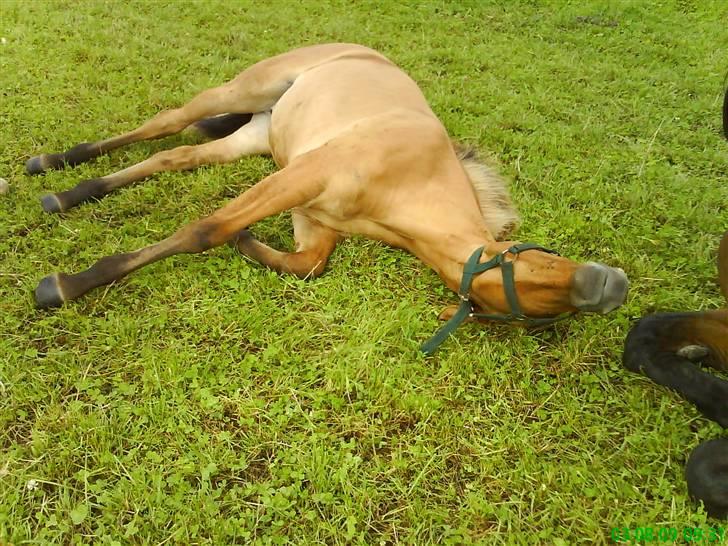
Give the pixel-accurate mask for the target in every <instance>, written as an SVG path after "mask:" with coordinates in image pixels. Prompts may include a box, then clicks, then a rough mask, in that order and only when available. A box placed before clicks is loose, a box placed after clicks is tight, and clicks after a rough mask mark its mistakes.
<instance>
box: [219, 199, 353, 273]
mask: <svg viewBox="0 0 728 546" xmlns="http://www.w3.org/2000/svg"><path fill="white" fill-rule="evenodd" d="M292 217H293V232H294V236H295V238H296V252H280V251H278V250H275V249H273V248H271V247H269V246H268V245H265V244H263V243H261V242H260V241H258V240H257V239H255V238H254V237H253V236H252V235H251V234H250V233H249V232H248V230H243V231H241V232H240V233H238V234H237V236H236V238H235V239H233V241H232V242H233V243H234V245H235V247H236V248H237V249H238V251H239V252H240V253H241V254H244V255H246V256H248V257H249V258H252V259H254V260H255V261H257V262H260V263H261V264H263V265H265V266H266V267H270V268H271V269H273V270H274V271H278V272H279V273H292V274H293V275H296V276H297V277H299V278H301V279H306V278H311V277H318V276H319V275H321V274H322V273H323V272H324V268H325V267H326V262H327V261H328V259H329V256H330V255H331V253H332V252H333V251H334V248H335V247H336V243H337V242H338V240H339V234H338V233H337V232H336V231H334V230H333V229H331V228H328V227H326V226H324V225H321V224H319V223H318V222H316V221H314V220H311V219H309V218H308V217H307V216H304V215H303V214H302V213H300V212H297V211H293V214H292Z"/></svg>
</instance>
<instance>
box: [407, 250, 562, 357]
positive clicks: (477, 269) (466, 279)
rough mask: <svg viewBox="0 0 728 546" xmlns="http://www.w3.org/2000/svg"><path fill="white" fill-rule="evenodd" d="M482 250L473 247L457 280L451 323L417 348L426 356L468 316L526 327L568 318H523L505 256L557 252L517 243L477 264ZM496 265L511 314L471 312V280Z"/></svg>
mask: <svg viewBox="0 0 728 546" xmlns="http://www.w3.org/2000/svg"><path fill="white" fill-rule="evenodd" d="M484 249H485V247H482V246H481V247H479V248H476V249H475V251H474V252H473V253H472V254H471V255H470V257H469V258H468V260H467V261H466V262H465V267H464V268H463V276H462V279H461V280H460V288H459V289H458V296H460V300H461V301H460V306H459V307H458V310H457V311H456V312H455V314H454V315H453V316H452V317H451V318H450V320H448V321H447V322H446V323H445V324H444V325H443V326H442V327H441V328H440V329H439V330H438V331H437V332H435V335H433V336H432V337H431V338H430V339H429V340H427V341H426V342H425V343H424V344H423V345H422V347H420V350H421V351H422V352H423V353H424V354H425V356H430V355H431V354H433V353H434V352H435V351H436V350H437V348H438V347H439V346H440V345H441V344H442V342H443V341H445V339H447V337H448V336H449V335H450V334H452V333H453V332H454V331H455V329H456V328H457V327H458V326H460V325H461V324H462V323H463V321H464V320H465V319H466V318H468V317H473V318H484V319H488V320H496V321H503V322H522V323H525V324H526V325H527V326H545V325H548V324H552V323H554V322H556V321H559V320H562V319H564V318H567V317H569V316H571V313H563V314H561V315H557V316H555V317H548V318H532V317H527V316H526V315H524V314H523V311H522V310H521V306H520V304H519V303H518V296H517V295H516V281H515V278H514V273H513V260H509V259H508V258H507V256H508V254H512V255H514V256H517V255H518V254H520V253H521V252H526V251H527V250H540V251H541V252H548V253H549V254H556V255H558V253H557V252H555V251H553V250H550V249H548V248H544V247H542V246H540V245H537V244H535V243H519V244H516V245H513V246H510V247H508V248H507V249H506V250H504V251H503V252H501V253H500V254H496V255H495V256H493V257H492V258H491V259H490V260H488V261H487V262H483V263H480V258H481V256H482V255H483V250H484ZM498 266H500V268H501V274H502V275H503V291H504V292H505V295H506V301H508V306H509V307H510V310H511V312H510V313H508V314H487V313H474V312H473V303H472V301H471V300H470V287H471V286H472V284H473V279H474V278H475V276H476V275H478V274H480V273H484V272H485V271H488V270H490V269H494V268H496V267H498Z"/></svg>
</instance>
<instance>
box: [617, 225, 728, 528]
mask: <svg viewBox="0 0 728 546" xmlns="http://www.w3.org/2000/svg"><path fill="white" fill-rule="evenodd" d="M718 279H719V283H720V287H721V291H722V292H723V296H724V297H725V298H726V301H727V302H728V232H726V233H725V234H724V235H723V239H722V240H721V243H720V248H719V250H718ZM695 361H702V362H704V363H705V364H707V365H708V366H711V367H713V368H715V369H717V370H722V371H724V372H726V371H728V308H725V309H718V310H713V311H700V312H692V313H690V312H685V313H657V314H654V315H649V316H647V317H645V318H643V319H641V320H640V321H639V322H637V324H635V326H634V327H633V328H632V330H630V332H629V334H628V335H627V339H626V341H625V346H624V356H623V362H624V365H625V366H626V367H627V368H628V369H629V370H632V371H633V372H637V373H640V372H641V373H644V374H645V375H646V376H648V377H649V378H650V379H652V380H653V381H655V382H656V383H659V384H660V385H665V386H666V387H669V388H671V389H673V390H674V391H676V392H677V393H679V394H680V395H682V396H683V397H685V398H686V399H687V400H689V401H690V402H692V403H693V404H695V406H696V407H697V408H698V409H699V410H700V411H701V412H702V413H703V415H705V416H706V417H707V418H708V419H712V420H713V421H715V422H717V423H718V424H719V425H720V426H722V427H723V428H728V381H726V380H724V379H721V378H719V377H717V376H715V375H713V374H710V373H708V372H705V371H703V370H701V369H700V368H698V366H696V365H695V364H694V363H693V362H695ZM686 477H687V481H688V491H689V493H690V494H691V496H693V497H694V498H696V499H698V500H701V501H703V503H704V504H705V508H706V511H707V512H708V514H710V515H712V516H714V517H723V518H725V517H728V438H724V439H720V440H712V441H710V442H706V443H704V444H702V445H700V446H698V447H697V448H696V449H695V450H694V451H693V453H692V455H691V456H690V459H689V461H688V465H687V468H686Z"/></svg>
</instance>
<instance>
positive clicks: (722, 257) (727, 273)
mask: <svg viewBox="0 0 728 546" xmlns="http://www.w3.org/2000/svg"><path fill="white" fill-rule="evenodd" d="M718 284H720V290H721V292H723V297H724V298H725V301H726V305H728V231H726V232H725V233H724V234H723V239H721V241H720V248H718Z"/></svg>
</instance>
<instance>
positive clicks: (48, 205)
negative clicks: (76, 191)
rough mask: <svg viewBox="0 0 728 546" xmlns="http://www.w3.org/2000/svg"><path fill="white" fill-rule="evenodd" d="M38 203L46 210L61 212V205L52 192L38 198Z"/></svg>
mask: <svg viewBox="0 0 728 546" xmlns="http://www.w3.org/2000/svg"><path fill="white" fill-rule="evenodd" d="M40 205H41V206H42V207H43V210H44V211H46V212H63V207H62V206H61V202H60V201H59V200H58V197H57V196H56V195H55V194H54V193H49V194H47V195H44V196H43V197H41V198H40Z"/></svg>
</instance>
